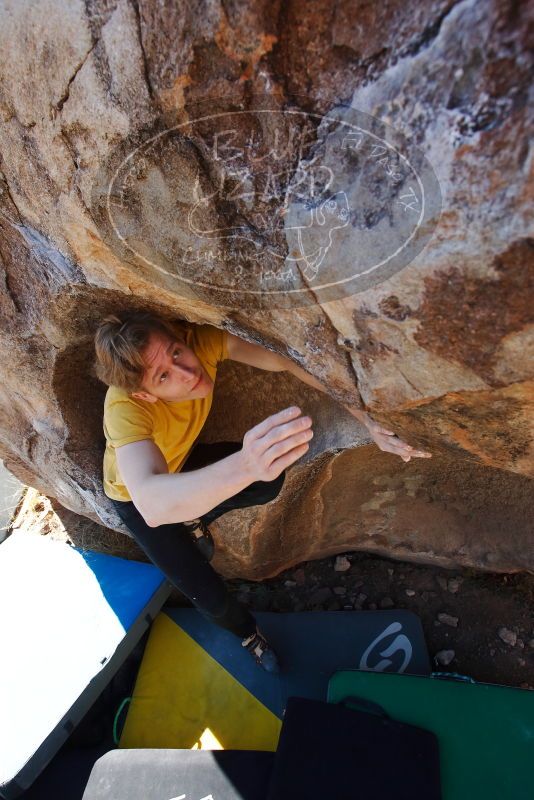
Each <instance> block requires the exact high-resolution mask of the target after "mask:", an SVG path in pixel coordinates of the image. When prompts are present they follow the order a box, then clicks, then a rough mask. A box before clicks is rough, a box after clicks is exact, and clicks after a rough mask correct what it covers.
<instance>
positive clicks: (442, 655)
mask: <svg viewBox="0 0 534 800" xmlns="http://www.w3.org/2000/svg"><path fill="white" fill-rule="evenodd" d="M455 655H456V654H455V652H454V650H440V651H439V653H436V655H435V660H436V662H437V663H438V664H441V666H442V667H447V666H448V665H449V664H450V663H451V661H452V660H453V658H454V656H455Z"/></svg>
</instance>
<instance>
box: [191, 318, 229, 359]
mask: <svg viewBox="0 0 534 800" xmlns="http://www.w3.org/2000/svg"><path fill="white" fill-rule="evenodd" d="M193 336H194V340H193V341H194V350H195V353H196V354H197V355H198V356H199V358H200V359H201V360H205V361H207V363H208V364H210V366H212V367H216V366H217V364H218V363H219V362H220V361H225V360H226V359H227V358H228V344H227V335H226V331H224V330H221V329H220V328H216V327H215V326H214V325H196V326H195V329H194V332H193Z"/></svg>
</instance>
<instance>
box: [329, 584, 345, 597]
mask: <svg viewBox="0 0 534 800" xmlns="http://www.w3.org/2000/svg"><path fill="white" fill-rule="evenodd" d="M332 591H333V592H334V594H337V596H338V597H344V596H345V595H346V594H347V590H346V589H345V587H344V586H334V588H333V589H332Z"/></svg>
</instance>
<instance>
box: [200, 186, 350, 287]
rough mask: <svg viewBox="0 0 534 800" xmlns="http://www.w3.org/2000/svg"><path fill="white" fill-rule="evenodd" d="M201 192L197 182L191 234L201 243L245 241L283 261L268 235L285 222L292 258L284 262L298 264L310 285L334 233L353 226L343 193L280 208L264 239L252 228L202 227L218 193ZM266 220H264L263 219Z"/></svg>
mask: <svg viewBox="0 0 534 800" xmlns="http://www.w3.org/2000/svg"><path fill="white" fill-rule="evenodd" d="M199 188H200V186H199V180H198V178H197V181H196V182H195V186H194V196H195V203H194V204H193V205H192V207H191V208H190V209H189V212H188V215H187V219H188V225H189V230H190V231H191V232H192V233H194V234H195V235H196V236H198V237H199V238H201V239H229V238H242V239H245V240H247V241H250V242H254V243H256V245H257V246H261V247H262V248H263V249H264V250H266V251H268V252H271V253H272V255H274V256H276V257H278V258H280V257H281V256H280V253H279V252H276V251H274V250H271V248H269V246H268V244H266V242H265V239H264V234H265V233H267V232H268V231H269V230H274V229H275V228H276V226H277V222H278V221H279V219H280V218H282V219H283V222H284V232H285V234H286V238H287V243H288V250H289V254H288V255H287V256H286V255H284V256H283V258H284V260H285V261H293V262H296V263H297V264H298V266H299V268H300V269H301V271H302V274H303V275H304V277H305V278H306V280H308V281H312V280H314V279H315V278H316V277H317V273H318V271H319V267H320V266H321V264H322V263H323V261H324V258H325V256H326V254H327V253H328V251H329V250H330V248H331V246H332V242H333V236H334V231H336V230H340V229H341V228H345V227H346V226H347V225H348V224H349V218H350V207H349V204H348V200H347V195H346V194H345V192H343V191H339V192H336V193H335V194H332V195H330V196H329V197H326V198H325V199H324V200H322V201H321V202H320V203H318V204H317V205H315V206H314V205H311V203H310V202H309V201H306V202H300V203H295V202H293V203H291V204H290V205H285V206H282V207H280V208H279V209H278V210H277V212H276V213H275V214H274V215H273V216H272V218H271V222H270V224H268V225H266V227H265V231H263V232H262V234H263V235H260V233H259V231H258V229H257V228H255V227H254V226H252V225H249V224H244V225H238V226H228V227H220V228H219V227H213V228H205V227H201V219H204V220H205V219H206V212H208V214H209V212H210V211H211V212H212V213H213V211H214V209H213V206H212V203H213V199H214V197H215V195H216V194H217V192H213V193H212V194H210V195H206V196H204V197H200V191H199ZM198 212H200V213H198ZM195 217H197V219H196V218H195ZM199 217H200V219H199ZM262 219H264V218H263V217H262ZM264 222H265V220H264Z"/></svg>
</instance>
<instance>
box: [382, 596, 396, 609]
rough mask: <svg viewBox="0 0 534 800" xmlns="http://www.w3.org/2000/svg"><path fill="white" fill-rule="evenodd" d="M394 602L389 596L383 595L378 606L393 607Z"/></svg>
mask: <svg viewBox="0 0 534 800" xmlns="http://www.w3.org/2000/svg"><path fill="white" fill-rule="evenodd" d="M394 605H395V603H394V602H393V600H392V599H391V597H383V598H382V600H381V601H380V608H393V606H394Z"/></svg>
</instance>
